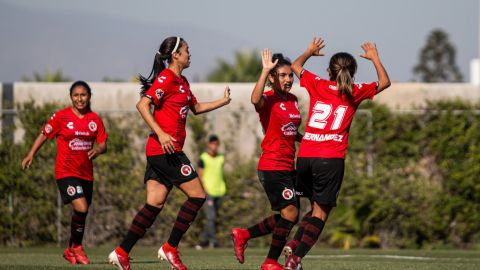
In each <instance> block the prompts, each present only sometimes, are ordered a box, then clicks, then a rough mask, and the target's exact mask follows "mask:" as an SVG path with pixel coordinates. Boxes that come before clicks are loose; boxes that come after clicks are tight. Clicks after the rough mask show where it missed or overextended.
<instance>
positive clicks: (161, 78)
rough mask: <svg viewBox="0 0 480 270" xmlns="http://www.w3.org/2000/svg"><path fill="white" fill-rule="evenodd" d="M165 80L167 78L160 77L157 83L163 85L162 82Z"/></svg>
mask: <svg viewBox="0 0 480 270" xmlns="http://www.w3.org/2000/svg"><path fill="white" fill-rule="evenodd" d="M166 78H167V77H165V76H160V77H158V82H159V83H163V81H164V80H165V79H166Z"/></svg>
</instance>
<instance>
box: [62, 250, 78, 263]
mask: <svg viewBox="0 0 480 270" xmlns="http://www.w3.org/2000/svg"><path fill="white" fill-rule="evenodd" d="M63 258H65V260H67V261H68V262H69V263H71V264H75V263H77V260H76V259H75V254H73V251H72V248H71V247H67V248H66V249H65V251H64V252H63Z"/></svg>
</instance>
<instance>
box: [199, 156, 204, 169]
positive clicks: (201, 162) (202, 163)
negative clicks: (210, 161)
mask: <svg viewBox="0 0 480 270" xmlns="http://www.w3.org/2000/svg"><path fill="white" fill-rule="evenodd" d="M198 167H199V168H202V169H203V168H205V162H203V159H202V157H200V159H199V160H198Z"/></svg>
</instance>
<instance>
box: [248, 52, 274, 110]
mask: <svg viewBox="0 0 480 270" xmlns="http://www.w3.org/2000/svg"><path fill="white" fill-rule="evenodd" d="M277 63H278V59H277V60H275V62H272V52H271V51H270V49H264V50H263V51H262V66H263V68H262V72H261V73H260V77H259V78H258V80H257V83H256V84H255V87H254V88H253V91H252V95H251V97H250V101H251V102H252V104H253V105H254V106H255V108H256V109H257V110H258V109H260V108H262V107H263V104H264V103H265V101H264V99H263V98H262V95H263V91H264V90H265V81H266V80H267V78H268V74H269V73H270V71H271V70H272V69H273V68H275V66H276V65H277Z"/></svg>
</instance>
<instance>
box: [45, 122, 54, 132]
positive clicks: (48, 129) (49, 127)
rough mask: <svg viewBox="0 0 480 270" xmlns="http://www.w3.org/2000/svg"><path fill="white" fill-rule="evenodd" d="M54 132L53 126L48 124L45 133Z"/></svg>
mask: <svg viewBox="0 0 480 270" xmlns="http://www.w3.org/2000/svg"><path fill="white" fill-rule="evenodd" d="M52 130H53V128H52V126H51V125H50V124H46V125H45V132H46V133H47V134H50V132H52Z"/></svg>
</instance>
